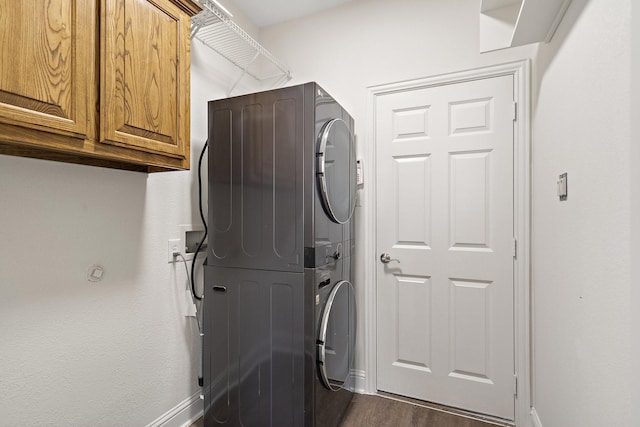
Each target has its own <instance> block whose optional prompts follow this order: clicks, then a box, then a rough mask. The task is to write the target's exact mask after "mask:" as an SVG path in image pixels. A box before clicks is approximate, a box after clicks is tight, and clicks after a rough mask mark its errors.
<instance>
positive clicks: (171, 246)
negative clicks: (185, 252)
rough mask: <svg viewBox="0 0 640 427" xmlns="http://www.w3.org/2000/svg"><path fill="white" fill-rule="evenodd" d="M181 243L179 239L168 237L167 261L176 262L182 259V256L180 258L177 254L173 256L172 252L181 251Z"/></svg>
mask: <svg viewBox="0 0 640 427" xmlns="http://www.w3.org/2000/svg"><path fill="white" fill-rule="evenodd" d="M181 243H182V241H181V240H180V239H169V242H168V243H167V252H168V255H167V262H176V261H181V260H182V258H180V257H179V256H176V257H174V256H173V253H174V252H181V250H180V245H181Z"/></svg>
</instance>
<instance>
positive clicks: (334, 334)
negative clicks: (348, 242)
mask: <svg viewBox="0 0 640 427" xmlns="http://www.w3.org/2000/svg"><path fill="white" fill-rule="evenodd" d="M319 333H320V335H319V337H318V371H319V376H320V381H321V382H322V384H323V385H324V386H325V387H327V388H328V389H329V390H333V391H338V390H340V389H341V388H343V387H345V386H346V385H347V381H348V379H349V373H350V371H351V366H352V364H353V355H354V350H355V345H356V301H355V294H354V291H353V285H352V284H351V282H348V281H346V280H342V281H340V282H338V283H336V284H335V286H334V287H333V289H332V290H331V293H330V294H329V297H328V298H327V302H326V304H325V306H324V311H323V312H322V321H321V323H320V331H319Z"/></svg>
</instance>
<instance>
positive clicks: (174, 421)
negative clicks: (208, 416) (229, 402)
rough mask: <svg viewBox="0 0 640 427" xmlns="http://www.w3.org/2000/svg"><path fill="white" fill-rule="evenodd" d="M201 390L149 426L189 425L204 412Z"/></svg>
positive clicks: (175, 426)
mask: <svg viewBox="0 0 640 427" xmlns="http://www.w3.org/2000/svg"><path fill="white" fill-rule="evenodd" d="M203 412H204V411H203V406H202V400H201V399H200V392H198V393H196V394H194V395H193V396H191V397H188V398H186V399H185V400H183V401H182V402H180V403H178V404H177V405H176V406H174V407H173V408H171V409H170V410H169V411H167V412H166V413H165V414H163V415H161V416H160V417H159V418H158V419H157V420H155V421H153V422H151V423H150V424H148V425H147V427H189V426H190V425H191V424H193V423H194V422H195V421H196V420H197V419H198V418H200V417H201V416H202V414H203Z"/></svg>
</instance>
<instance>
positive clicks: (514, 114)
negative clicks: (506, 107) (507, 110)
mask: <svg viewBox="0 0 640 427" xmlns="http://www.w3.org/2000/svg"><path fill="white" fill-rule="evenodd" d="M511 114H512V117H513V121H514V122H515V121H516V120H518V103H517V102H516V101H513V104H512V111H511Z"/></svg>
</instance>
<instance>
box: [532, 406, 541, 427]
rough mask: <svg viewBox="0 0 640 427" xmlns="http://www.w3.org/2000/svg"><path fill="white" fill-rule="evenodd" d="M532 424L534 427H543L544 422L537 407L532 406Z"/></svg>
mask: <svg viewBox="0 0 640 427" xmlns="http://www.w3.org/2000/svg"><path fill="white" fill-rule="evenodd" d="M531 424H532V425H533V427H542V422H540V417H538V413H537V412H536V408H531Z"/></svg>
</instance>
